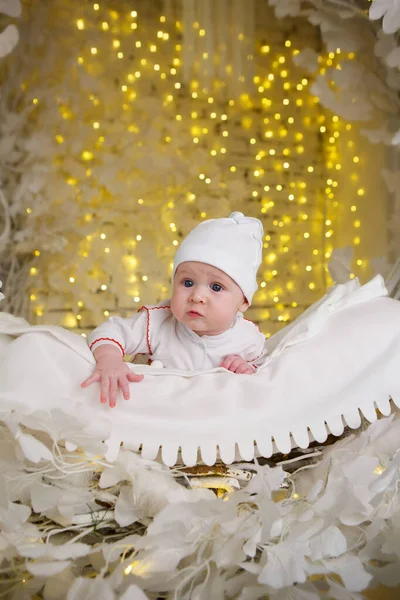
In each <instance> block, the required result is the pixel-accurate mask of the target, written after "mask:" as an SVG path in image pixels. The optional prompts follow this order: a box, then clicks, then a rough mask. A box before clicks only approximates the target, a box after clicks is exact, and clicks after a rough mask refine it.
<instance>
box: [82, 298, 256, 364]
mask: <svg viewBox="0 0 400 600" xmlns="http://www.w3.org/2000/svg"><path fill="white" fill-rule="evenodd" d="M88 342H89V346H90V349H91V350H92V351H93V350H95V348H97V347H98V346H101V345H102V344H114V345H116V346H117V347H118V348H119V349H120V350H121V353H122V355H124V354H129V355H131V354H133V355H135V356H136V355H137V354H145V355H147V356H148V357H149V359H150V360H151V361H154V360H160V361H161V362H162V364H163V366H164V367H166V368H169V369H180V370H183V371H198V370H203V369H204V370H207V369H213V368H215V367H219V366H220V365H221V363H222V361H223V359H224V358H225V357H226V356H228V355H229V354H237V355H239V356H240V357H241V358H243V359H244V360H246V361H247V362H249V363H250V364H252V365H253V366H254V367H257V364H258V361H259V360H260V359H261V357H262V356H263V354H264V345H265V336H264V335H263V334H262V333H261V332H260V330H259V329H258V327H257V325H254V323H252V322H251V321H248V320H247V319H244V318H243V314H242V313H238V314H237V316H236V317H235V321H234V323H233V326H232V327H231V328H230V329H228V330H227V331H224V333H220V334H219V335H203V336H199V335H197V334H196V333H194V332H193V331H192V330H191V329H189V328H188V327H186V325H184V324H183V323H181V322H180V321H177V319H175V317H174V316H173V314H172V312H171V307H170V305H169V303H162V304H159V305H156V306H143V307H142V308H141V309H139V311H138V313H137V314H136V315H134V316H133V317H130V318H128V319H123V318H121V317H111V318H110V319H108V321H106V322H105V323H103V324H102V325H100V326H99V327H97V328H96V329H95V330H94V331H92V333H90V335H89V336H88Z"/></svg>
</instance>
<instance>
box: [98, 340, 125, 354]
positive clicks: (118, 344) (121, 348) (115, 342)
mask: <svg viewBox="0 0 400 600" xmlns="http://www.w3.org/2000/svg"><path fill="white" fill-rule="evenodd" d="M106 340H107V341H108V342H113V343H114V344H117V346H118V347H119V349H120V350H121V352H122V356H125V350H124V349H123V347H122V346H121V344H120V343H119V342H117V340H114V338H107V337H103V338H97V340H94V342H92V343H91V344H90V346H89V350H91V349H92V348H93V346H94V345H95V344H97V342H102V341H106Z"/></svg>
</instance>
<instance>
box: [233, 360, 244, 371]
mask: <svg viewBox="0 0 400 600" xmlns="http://www.w3.org/2000/svg"><path fill="white" fill-rule="evenodd" d="M243 362H244V361H243V359H242V358H240V356H235V358H234V360H233V361H232V364H231V366H230V371H233V372H234V373H236V372H237V369H238V368H239V367H241V366H242V364H243Z"/></svg>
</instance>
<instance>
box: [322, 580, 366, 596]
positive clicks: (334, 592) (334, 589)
mask: <svg viewBox="0 0 400 600" xmlns="http://www.w3.org/2000/svg"><path fill="white" fill-rule="evenodd" d="M328 596H329V598H332V599H334V600H365V596H364V595H363V594H357V592H349V591H348V590H346V588H344V587H343V586H342V585H339V584H338V583H336V582H335V581H333V580H332V579H329V592H328Z"/></svg>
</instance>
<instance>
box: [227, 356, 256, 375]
mask: <svg viewBox="0 0 400 600" xmlns="http://www.w3.org/2000/svg"><path fill="white" fill-rule="evenodd" d="M221 367H223V368H224V369H228V371H232V373H240V374H241V375H252V374H253V373H254V369H253V367H251V366H250V365H249V363H248V362H246V361H245V360H243V358H241V357H240V356H237V355H236V354H230V355H229V356H227V357H226V358H224V360H223V361H222V363H221Z"/></svg>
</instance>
